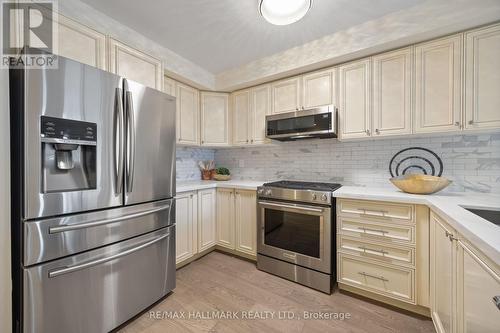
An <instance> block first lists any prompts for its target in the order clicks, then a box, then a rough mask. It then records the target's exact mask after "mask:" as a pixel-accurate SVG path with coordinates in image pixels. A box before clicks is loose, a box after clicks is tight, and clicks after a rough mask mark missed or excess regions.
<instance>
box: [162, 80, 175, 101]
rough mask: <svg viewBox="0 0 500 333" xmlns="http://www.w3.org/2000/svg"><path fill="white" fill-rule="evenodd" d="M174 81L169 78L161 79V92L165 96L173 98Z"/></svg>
mask: <svg viewBox="0 0 500 333" xmlns="http://www.w3.org/2000/svg"><path fill="white" fill-rule="evenodd" d="M175 90H176V89H175V80H172V79H171V78H169V77H167V76H164V77H163V92H164V93H166V94H169V95H170V96H174V97H175V94H176V91H175Z"/></svg>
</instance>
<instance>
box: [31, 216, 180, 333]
mask: <svg viewBox="0 0 500 333" xmlns="http://www.w3.org/2000/svg"><path fill="white" fill-rule="evenodd" d="M23 275H24V277H23V278H24V308H23V311H24V320H23V323H24V328H23V331H24V332H26V333H27V332H30V333H31V332H36V333H46V332H47V333H54V332H66V333H72V332H75V333H88V332H93V333H99V332H108V331H110V330H112V329H113V328H115V327H116V326H118V325H120V324H122V323H124V322H125V321H127V320H128V319H130V318H131V317H133V316H134V315H136V314H137V313H139V312H140V311H142V310H144V309H145V308H147V307H148V306H149V305H151V304H152V303H154V302H155V301H157V300H159V299H160V298H161V297H163V296H164V295H166V294H167V293H168V292H170V291H171V290H172V289H174V288H175V226H170V227H167V228H164V229H161V230H158V231H155V232H152V233H149V234H146V235H143V236H140V237H136V238H133V239H130V240H127V241H124V242H121V243H117V244H114V245H110V246H107V247H104V248H100V249H97V250H93V251H89V252H86V253H82V254H79V255H76V256H72V257H68V258H64V259H61V260H56V261H53V262H49V263H46V264H42V265H38V266H34V267H31V268H28V269H25V270H24V273H23Z"/></svg>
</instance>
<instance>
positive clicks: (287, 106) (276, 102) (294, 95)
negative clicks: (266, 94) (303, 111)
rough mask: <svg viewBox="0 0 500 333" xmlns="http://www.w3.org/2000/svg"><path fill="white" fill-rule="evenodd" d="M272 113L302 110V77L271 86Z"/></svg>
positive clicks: (278, 82)
mask: <svg viewBox="0 0 500 333" xmlns="http://www.w3.org/2000/svg"><path fill="white" fill-rule="evenodd" d="M271 96H272V97H271V99H272V113H274V114H275V113H284V112H292V111H298V110H299V109H300V108H301V92H300V77H299V76H297V77H293V78H290V79H286V80H281V81H277V82H274V83H272V84H271Z"/></svg>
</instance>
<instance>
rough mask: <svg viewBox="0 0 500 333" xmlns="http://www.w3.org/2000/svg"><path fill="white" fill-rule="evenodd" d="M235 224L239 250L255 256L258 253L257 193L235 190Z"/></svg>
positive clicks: (236, 242) (237, 248)
mask: <svg viewBox="0 0 500 333" xmlns="http://www.w3.org/2000/svg"><path fill="white" fill-rule="evenodd" d="M235 224H236V239H235V247H236V250H237V251H240V252H244V253H247V254H250V255H253V256H255V255H256V254H257V193H256V191H246V190H238V189H237V190H236V191H235Z"/></svg>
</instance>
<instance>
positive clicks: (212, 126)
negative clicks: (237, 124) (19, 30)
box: [201, 92, 230, 146]
mask: <svg viewBox="0 0 500 333" xmlns="http://www.w3.org/2000/svg"><path fill="white" fill-rule="evenodd" d="M229 124H230V123H229V95H228V94H226V93H212V92H202V93H201V144H202V145H206V146H228V145H229V131H230V129H229Z"/></svg>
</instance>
